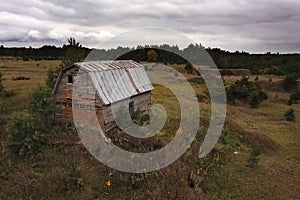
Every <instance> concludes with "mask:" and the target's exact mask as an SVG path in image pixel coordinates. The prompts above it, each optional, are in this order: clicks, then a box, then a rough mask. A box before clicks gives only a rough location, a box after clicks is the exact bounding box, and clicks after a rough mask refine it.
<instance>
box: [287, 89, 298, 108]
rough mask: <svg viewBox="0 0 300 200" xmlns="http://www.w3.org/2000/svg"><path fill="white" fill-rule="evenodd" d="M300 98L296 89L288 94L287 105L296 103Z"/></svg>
mask: <svg viewBox="0 0 300 200" xmlns="http://www.w3.org/2000/svg"><path fill="white" fill-rule="evenodd" d="M299 100H300V91H296V92H294V93H293V94H291V95H290V99H289V101H288V105H292V104H296V103H298V101H299Z"/></svg>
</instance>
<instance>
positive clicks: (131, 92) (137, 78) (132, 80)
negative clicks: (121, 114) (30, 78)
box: [53, 60, 153, 131]
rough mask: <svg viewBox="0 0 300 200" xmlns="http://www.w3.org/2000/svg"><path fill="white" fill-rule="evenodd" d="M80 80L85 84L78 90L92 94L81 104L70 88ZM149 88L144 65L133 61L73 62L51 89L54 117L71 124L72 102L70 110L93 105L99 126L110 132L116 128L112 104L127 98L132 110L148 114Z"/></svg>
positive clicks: (62, 72)
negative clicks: (74, 99)
mask: <svg viewBox="0 0 300 200" xmlns="http://www.w3.org/2000/svg"><path fill="white" fill-rule="evenodd" d="M79 75H80V76H79ZM79 77H81V79H82V77H86V79H85V80H84V82H85V83H84V84H82V83H81V84H80V85H81V89H82V88H83V90H84V91H89V90H90V89H91V88H89V87H93V89H94V91H95V93H94V94H95V95H92V96H89V97H88V98H87V97H85V100H84V101H80V103H78V104H77V103H75V104H74V102H75V101H73V99H72V97H73V89H74V85H75V82H76V81H75V80H77V79H76V78H79ZM76 84H77V82H76ZM152 89H153V86H152V84H151V82H150V81H149V78H148V76H147V74H146V71H145V69H144V67H143V65H141V64H139V63H137V62H134V61H132V60H119V61H94V62H81V63H75V64H74V65H72V66H69V67H67V68H65V69H63V70H62V71H61V72H60V74H59V77H58V79H57V81H56V84H55V87H54V89H53V95H54V96H55V100H56V118H57V119H58V120H61V121H66V122H72V120H73V115H72V103H73V107H80V108H89V107H90V106H92V107H93V108H95V111H96V115H97V118H98V122H99V124H100V125H101V127H102V128H103V129H104V130H105V131H109V130H111V129H112V128H114V127H115V126H116V123H115V120H114V118H113V114H112V110H111V105H113V104H114V103H116V102H120V101H122V100H125V99H130V100H129V109H130V110H131V111H137V110H140V111H142V112H145V113H149V108H150V100H151V90H152ZM82 117H83V118H84V117H85V116H84V115H83V116H82Z"/></svg>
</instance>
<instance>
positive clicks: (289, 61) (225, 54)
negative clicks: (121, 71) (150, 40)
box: [0, 44, 300, 75]
mask: <svg viewBox="0 0 300 200" xmlns="http://www.w3.org/2000/svg"><path fill="white" fill-rule="evenodd" d="M67 48H68V46H67V45H64V46H62V47H55V46H50V45H45V46H43V47H40V48H31V47H29V48H25V47H4V46H3V45H1V47H0V56H12V57H18V58H22V59H23V60H24V61H28V60H29V59H32V60H57V59H62V58H63V57H64V56H65V52H66V49H67ZM197 48H199V49H200V48H201V49H203V48H204V47H202V46H201V45H198V44H195V45H194V44H190V45H189V46H188V47H187V48H185V49H179V48H178V47H177V46H169V45H166V44H165V45H161V46H155V45H154V46H152V45H151V46H149V45H145V46H137V47H136V48H131V49H130V48H128V47H118V48H117V49H109V50H104V49H102V50H98V52H100V53H101V55H102V58H103V59H110V58H115V57H116V55H120V56H117V58H118V59H131V60H135V61H138V62H140V61H148V55H147V53H148V52H149V51H150V50H154V51H155V52H156V53H157V59H156V61H157V62H162V63H170V64H187V61H186V60H185V59H183V58H182V57H181V56H178V55H185V54H188V52H190V50H192V49H197ZM81 49H82V51H83V52H84V55H85V56H87V55H88V54H89V53H90V52H91V50H92V49H89V48H85V47H81ZM162 49H163V50H162ZM205 50H206V51H207V52H208V53H209V54H210V56H211V57H212V59H213V60H214V62H215V63H216V65H217V66H218V67H219V68H221V69H238V68H243V69H249V70H251V72H252V73H253V74H275V75H284V74H289V73H296V74H300V54H296V53H295V54H279V53H276V54H274V53H265V54H250V53H247V52H239V51H236V52H229V51H224V50H221V49H218V48H205ZM128 51H130V52H129V53H126V52H128ZM170 52H174V53H170Z"/></svg>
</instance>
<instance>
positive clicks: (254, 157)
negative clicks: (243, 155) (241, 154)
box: [247, 149, 261, 168]
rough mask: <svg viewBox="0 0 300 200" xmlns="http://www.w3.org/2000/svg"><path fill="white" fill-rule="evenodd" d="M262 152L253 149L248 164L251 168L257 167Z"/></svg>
mask: <svg viewBox="0 0 300 200" xmlns="http://www.w3.org/2000/svg"><path fill="white" fill-rule="evenodd" d="M260 153H261V152H260V150H259V149H253V150H252V151H251V153H250V156H249V158H248V160H247V161H248V164H249V167H251V168H254V167H255V166H257V164H258V161H259V157H258V156H259V155H260Z"/></svg>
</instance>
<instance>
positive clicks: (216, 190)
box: [0, 59, 300, 200]
mask: <svg viewBox="0 0 300 200" xmlns="http://www.w3.org/2000/svg"><path fill="white" fill-rule="evenodd" d="M60 63H61V61H59V60H53V61H46V60H40V61H33V60H29V61H22V60H7V59H2V60H0V72H1V73H3V85H4V87H5V90H7V91H13V94H12V95H11V96H8V97H0V100H1V102H3V103H5V104H6V105H7V107H8V112H6V113H4V114H3V116H1V117H0V119H1V124H0V126H1V127H0V131H1V132H0V142H1V144H0V199H282V200H286V199H289V200H292V199H295V200H296V199H299V197H300V190H299V186H300V156H299V155H300V104H293V105H287V102H288V100H289V96H290V94H291V92H286V91H285V90H284V89H283V88H282V80H283V79H284V76H274V75H258V76H257V77H258V78H257V80H255V79H256V75H250V76H249V77H250V78H249V80H250V81H253V82H256V83H257V84H258V85H259V86H260V87H261V88H262V90H263V91H265V92H266V93H267V96H268V99H266V100H264V101H262V102H261V103H260V104H259V106H258V108H251V107H250V106H249V105H248V104H246V103H244V102H242V101H239V100H237V101H236V105H234V106H233V105H228V107H227V117H226V124H225V127H224V130H223V134H222V136H221V137H220V139H219V142H218V144H217V145H216V147H215V149H214V150H213V151H212V152H211V153H210V154H209V155H208V156H207V157H206V158H203V159H199V158H198V157H197V155H198V152H199V148H200V145H201V142H202V141H203V137H204V135H205V131H206V129H207V127H208V125H209V119H210V100H209V95H208V94H207V89H206V86H205V83H204V82H203V80H202V79H201V77H200V76H197V75H193V74H187V73H186V71H185V70H184V66H182V65H174V66H172V67H174V68H175V69H176V70H177V71H178V72H179V73H182V74H183V75H184V76H185V77H186V78H187V79H188V80H189V81H190V84H191V85H192V87H193V89H194V90H195V92H196V94H197V97H198V100H199V109H200V112H201V122H200V126H199V130H198V135H197V137H196V139H195V141H194V142H193V143H192V145H191V147H190V148H189V149H188V151H187V152H186V153H185V154H184V155H183V156H182V157H181V158H179V159H178V160H177V161H176V162H175V163H173V164H171V165H170V166H168V167H166V168H163V169H161V170H159V171H155V172H152V173H143V174H130V173H123V172H118V171H116V170H113V169H110V168H109V167H107V166H105V165H103V164H101V163H100V162H98V161H97V160H96V159H95V158H94V157H93V156H92V155H91V154H90V153H89V152H88V151H87V150H86V149H85V147H84V146H83V145H82V144H81V142H80V139H79V137H78V136H77V134H76V131H74V130H73V129H72V128H70V127H68V128H65V127H63V125H56V126H54V127H53V129H52V130H48V132H45V133H44V134H45V135H46V136H45V138H46V139H45V142H44V144H43V146H42V148H41V151H40V152H38V153H37V154H35V155H31V156H29V157H25V158H24V157H20V156H18V155H15V154H13V153H11V152H9V151H8V150H7V148H6V141H7V138H8V133H7V131H6V127H7V124H8V121H9V120H10V118H11V117H12V116H13V115H14V113H17V112H22V111H24V110H25V109H26V106H27V103H28V101H29V99H30V93H31V90H32V89H33V88H35V87H36V86H37V85H38V84H39V83H40V84H45V80H46V78H47V70H48V69H49V68H55V67H57V66H58V65H59V64H60ZM18 77H24V79H25V78H27V79H28V78H29V79H28V80H16V78H18ZM240 79H241V76H240V75H236V76H224V80H225V82H226V84H227V85H230V84H233V83H234V82H235V81H237V80H240ZM298 85H299V81H298ZM298 87H299V86H298ZM151 101H152V103H160V104H162V105H163V106H164V107H165V108H166V110H167V113H168V119H167V123H166V124H165V127H164V128H163V129H162V130H161V131H160V132H159V133H158V134H157V135H156V136H155V141H156V142H155V144H158V145H159V146H164V145H165V144H167V143H168V142H170V141H171V140H172V138H173V137H174V136H175V134H177V132H176V131H177V129H178V126H177V124H178V122H179V120H180V114H179V111H178V102H177V100H176V97H175V95H174V94H173V93H172V92H171V91H170V90H169V89H167V88H165V87H163V86H159V85H155V89H154V90H153V91H152V99H151ZM291 107H292V108H293V109H294V110H295V116H296V119H295V121H293V122H290V121H287V120H286V119H285V118H284V113H285V112H286V110H288V109H289V108H291ZM112 135H113V136H114V139H115V140H114V141H115V143H116V144H117V145H119V146H124V143H126V142H128V141H129V147H128V145H127V147H128V148H129V149H130V147H131V146H130V145H135V148H141V149H143V148H144V147H145V145H149V143H147V142H144V141H142V142H139V143H138V145H137V144H133V143H130V141H131V140H130V138H128V137H127V136H124V134H123V133H120V132H118V130H115V132H114V131H112ZM257 149H258V150H259V152H260V153H259V154H258V155H253V154H252V153H253V152H254V151H255V150H257ZM253 160H255V161H253ZM191 174H193V175H192V177H191Z"/></svg>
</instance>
